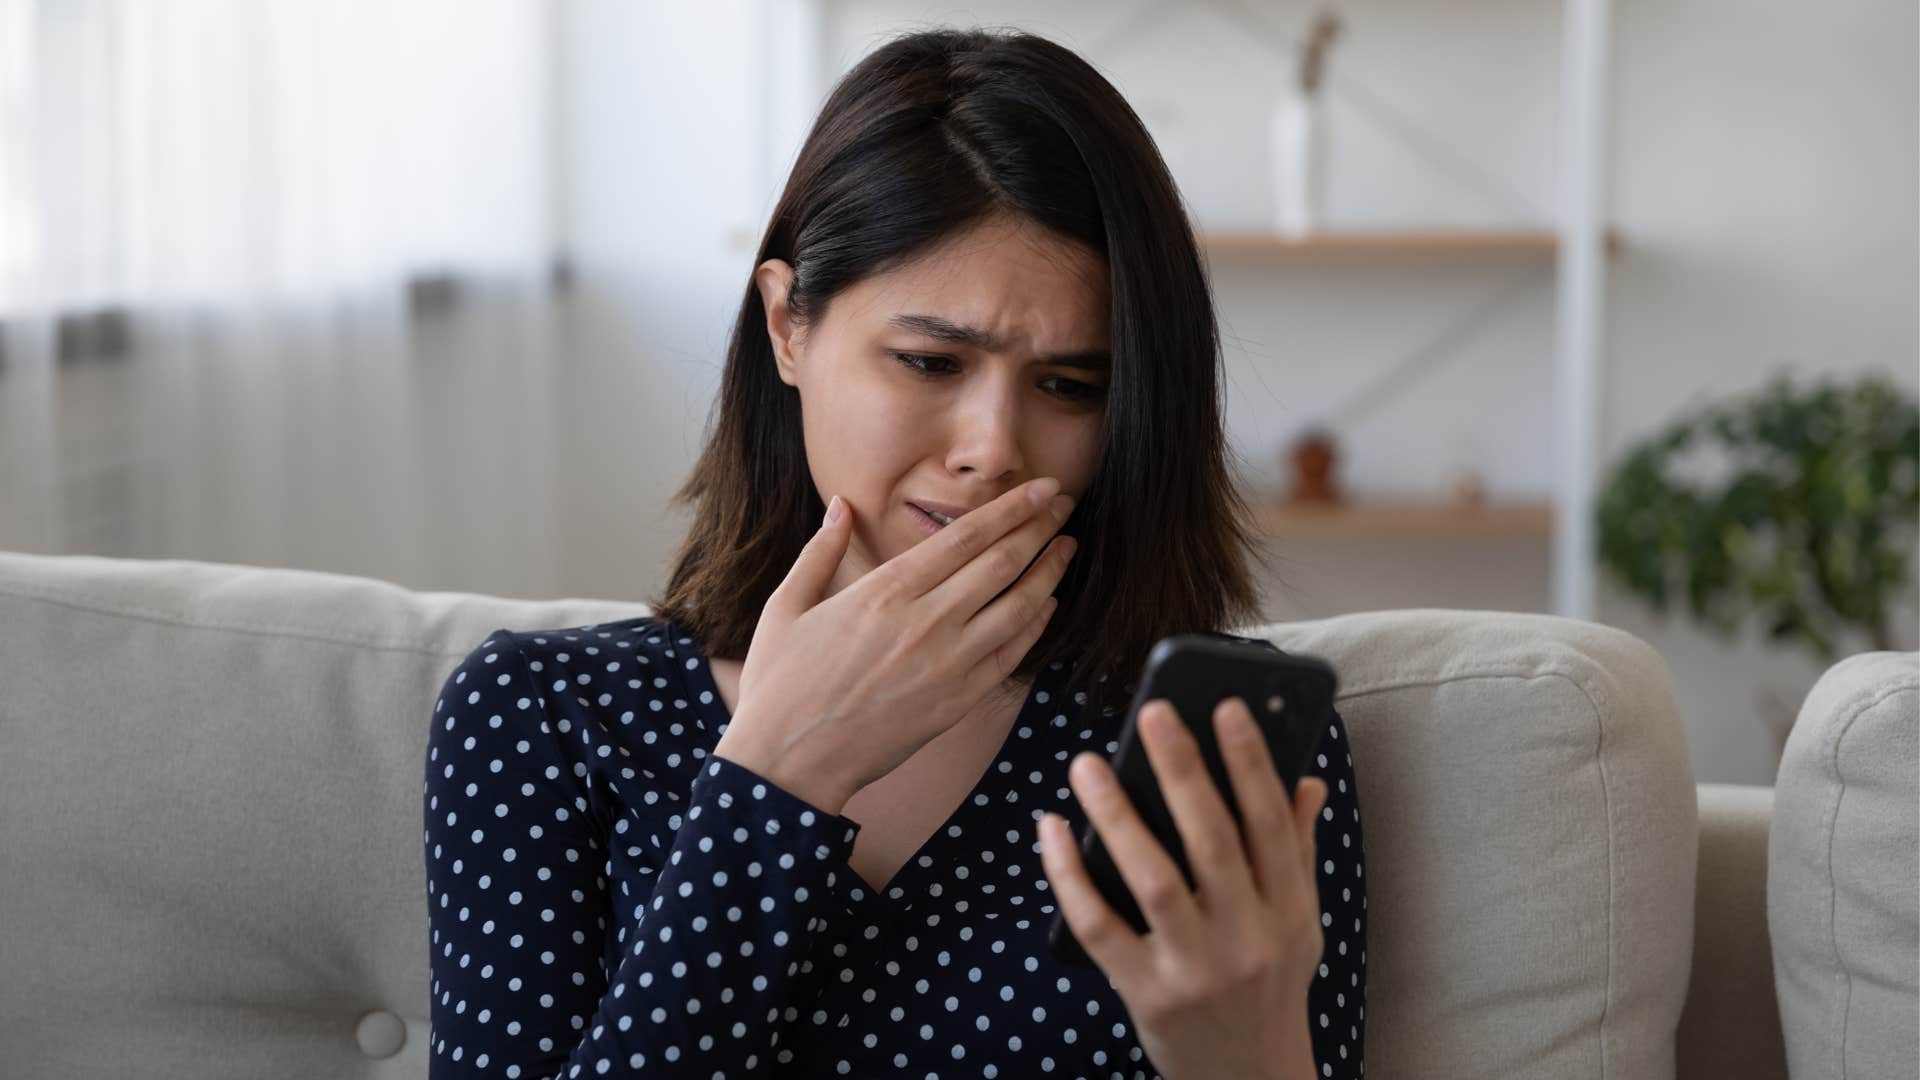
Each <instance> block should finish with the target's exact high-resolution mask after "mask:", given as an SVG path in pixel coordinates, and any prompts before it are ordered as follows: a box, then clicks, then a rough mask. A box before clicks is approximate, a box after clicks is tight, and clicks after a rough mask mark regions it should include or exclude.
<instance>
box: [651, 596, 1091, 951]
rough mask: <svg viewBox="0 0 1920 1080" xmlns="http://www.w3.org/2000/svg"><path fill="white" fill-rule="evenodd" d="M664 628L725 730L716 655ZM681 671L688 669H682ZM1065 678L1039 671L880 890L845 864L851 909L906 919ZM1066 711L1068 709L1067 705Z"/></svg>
mask: <svg viewBox="0 0 1920 1080" xmlns="http://www.w3.org/2000/svg"><path fill="white" fill-rule="evenodd" d="M661 626H662V628H663V629H666V630H668V631H669V634H668V636H669V640H671V641H674V642H675V643H678V641H679V639H680V638H683V637H684V638H686V639H687V641H688V643H689V644H688V648H687V649H686V650H685V651H686V653H690V654H695V655H697V656H698V657H699V660H700V663H698V664H696V665H694V667H693V668H692V669H691V671H692V672H693V673H694V676H695V677H694V679H693V680H692V681H693V683H694V689H695V691H696V696H697V693H698V691H703V690H704V691H706V692H707V693H709V694H711V695H712V696H713V701H712V706H713V708H714V710H715V711H717V712H718V713H719V714H720V716H721V720H720V723H719V725H717V728H720V729H723V728H725V727H726V726H727V725H730V724H732V723H733V710H731V709H729V708H727V703H726V701H725V699H723V698H722V697H721V696H720V684H719V683H718V682H717V681H716V680H715V679H714V677H713V657H711V656H710V655H708V654H707V651H706V649H705V647H704V646H702V645H701V643H700V641H699V639H698V638H696V637H695V636H694V635H693V634H692V633H691V632H689V631H688V630H687V629H686V628H685V627H681V626H677V625H675V624H672V623H662V624H661ZM682 670H688V669H686V668H684V666H683V668H682ZM1066 677H1067V668H1066V665H1065V663H1064V662H1061V661H1055V662H1053V663H1050V664H1048V665H1046V666H1045V667H1042V668H1041V669H1040V671H1039V673H1038V674H1037V675H1035V676H1034V679H1033V685H1032V686H1029V687H1028V688H1027V696H1026V700H1025V701H1023V702H1021V704H1020V711H1019V713H1018V714H1017V715H1016V716H1015V717H1014V721H1013V723H1012V724H1009V725H1008V726H1007V732H1006V734H1005V735H1004V736H1002V737H1001V740H1000V746H999V749H997V750H995V751H994V755H993V759H992V760H991V761H989V762H987V767H986V768H985V769H984V770H983V771H982V772H981V773H980V775H979V776H977V777H975V778H974V781H973V784H972V786H970V787H969V788H968V789H967V793H966V795H965V796H964V797H962V798H961V800H960V805H959V806H957V807H955V808H954V810H953V812H952V813H951V814H949V815H947V818H946V820H944V821H942V822H941V823H940V824H939V825H937V826H935V828H934V830H933V833H932V834H931V835H929V836H928V837H927V838H926V840H925V841H923V842H922V843H921V844H920V846H919V847H918V848H916V849H915V850H914V852H913V854H912V855H909V856H908V857H907V861H906V862H904V863H901V864H900V868H899V869H898V870H895V871H894V872H893V876H892V877H891V878H888V879H887V883H886V884H885V885H884V886H882V887H881V888H880V889H879V890H878V891H877V892H876V891H875V890H874V889H873V888H872V886H870V885H869V884H868V883H867V881H866V879H865V878H862V877H861V876H860V875H859V874H858V873H856V872H855V871H854V869H853V867H851V866H845V865H843V866H841V867H840V871H841V872H840V873H838V874H837V875H836V877H835V881H834V885H833V889H834V892H835V893H837V894H838V895H839V896H840V898H841V900H842V903H843V904H844V905H845V906H846V907H847V909H848V910H849V911H851V912H853V913H854V914H856V915H858V916H860V917H862V918H865V919H867V920H868V921H869V922H872V923H875V924H876V925H880V926H881V928H882V929H883V930H886V929H888V928H889V927H890V924H892V923H893V922H895V921H897V920H898V919H899V918H900V917H901V916H902V915H904V914H905V913H907V912H909V911H912V910H913V903H914V900H915V898H916V897H917V896H918V894H919V885H920V878H921V876H922V875H921V871H922V870H925V869H928V868H930V867H931V866H932V865H934V864H936V863H938V861H939V860H938V859H936V858H935V857H934V856H935V855H936V854H937V849H938V848H939V847H940V846H941V845H943V844H944V843H945V842H946V841H949V840H953V839H956V838H955V837H952V836H949V835H948V833H949V832H950V831H951V830H952V829H953V828H954V827H955V826H960V827H961V828H960V835H961V837H964V836H966V835H967V831H968V830H967V827H966V826H967V823H968V822H969V821H970V820H971V819H972V818H973V817H975V816H978V815H977V813H976V812H977V811H981V810H985V809H988V808H989V807H991V806H992V804H993V800H992V799H988V800H986V803H985V805H982V803H981V801H980V796H981V795H983V794H984V792H983V791H982V789H983V788H985V787H987V786H988V785H989V784H990V783H992V781H993V778H994V776H995V774H996V773H997V772H998V771H999V769H1000V763H1001V762H1003V761H1005V760H1006V759H1007V753H1008V749H1009V747H1011V746H1012V745H1013V742H1014V740H1015V739H1017V738H1020V730H1021V728H1022V727H1031V728H1032V729H1033V734H1034V735H1039V734H1040V733H1041V732H1042V731H1043V730H1044V728H1045V727H1046V726H1047V725H1043V724H1041V723H1040V722H1038V721H1039V718H1038V717H1037V716H1036V715H1030V714H1034V713H1035V710H1036V706H1042V707H1043V708H1042V710H1041V711H1044V709H1045V708H1053V707H1055V705H1056V703H1057V702H1058V701H1059V698H1058V696H1057V691H1059V690H1063V689H1064V680H1065V679H1066ZM1042 693H1045V694H1046V700H1045V701H1042V700H1041V694H1042ZM1061 707H1062V708H1064V706H1061ZM719 734H720V731H719V730H716V733H715V738H716V739H717V738H718V737H719ZM923 859H924V860H925V863H924V864H923V862H922V860H923ZM902 901H904V903H902Z"/></svg>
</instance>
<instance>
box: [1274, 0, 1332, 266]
mask: <svg viewBox="0 0 1920 1080" xmlns="http://www.w3.org/2000/svg"><path fill="white" fill-rule="evenodd" d="M1339 32H1340V18H1339V16H1337V15H1334V14H1333V13H1332V12H1330V11H1322V12H1320V13H1319V14H1318V15H1316V16H1315V17H1314V20H1313V24H1312V27H1311V28H1310V29H1309V30H1308V32H1307V37H1306V40H1305V41H1303V42H1302V43H1301V46H1300V66H1299V69H1298V71H1297V73H1296V76H1295V78H1294V80H1293V82H1292V83H1291V84H1289V85H1288V87H1287V89H1286V91H1285V92H1283V93H1282V94H1281V95H1280V99H1279V100H1278V101H1276V102H1275V103H1274V106H1273V115H1272V117H1271V118H1270V120H1269V122H1268V142H1269V151H1270V154H1269V156H1270V158H1271V162H1272V165H1273V225H1274V229H1275V230H1276V231H1278V232H1279V233H1280V234H1281V235H1282V236H1286V237H1290V238H1293V239H1301V238H1304V237H1306V236H1309V235H1311V234H1312V233H1313V232H1315V231H1316V230H1318V229H1319V228H1320V227H1321V225H1322V224H1323V222H1322V220H1321V217H1322V211H1323V198H1324V193H1325V190H1326V182H1325V176H1326V161H1327V123H1326V115H1325V106H1324V105H1323V104H1322V100H1321V95H1320V84H1321V82H1322V78H1323V75H1324V72H1325V70H1326V62H1327V47H1328V46H1329V45H1330V44H1332V42H1333V39H1334V38H1335V37H1336V36H1337V35H1338V34H1339Z"/></svg>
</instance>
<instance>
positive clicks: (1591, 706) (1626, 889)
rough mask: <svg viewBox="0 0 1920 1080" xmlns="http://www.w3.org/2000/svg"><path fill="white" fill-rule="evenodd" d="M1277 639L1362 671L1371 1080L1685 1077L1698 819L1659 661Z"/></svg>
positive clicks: (1474, 634)
mask: <svg viewBox="0 0 1920 1080" xmlns="http://www.w3.org/2000/svg"><path fill="white" fill-rule="evenodd" d="M1266 629H1267V630H1269V631H1270V633H1269V635H1268V636H1269V637H1270V638H1271V640H1272V641H1273V642H1274V643H1275V644H1277V645H1279V646H1280V647H1281V648H1283V649H1287V650H1289V651H1295V652H1303V653H1308V654H1312V655H1318V656H1324V657H1327V658H1328V659H1329V660H1331V661H1332V662H1333V664H1334V666H1335V668H1336V670H1337V671H1338V672H1339V673H1340V677H1341V684H1340V688H1339V693H1338V701H1339V708H1340V715H1341V716H1342V717H1343V718H1344V719H1345V720H1346V721H1347V727H1348V730H1349V731H1350V732H1351V738H1352V740H1353V758H1354V765H1355V769H1356V770H1357V772H1358V774H1359V784H1360V804H1361V808H1362V813H1363V814H1364V815H1365V816H1366V819H1367V826H1366V828H1367V879H1368V880H1367V906H1368V918H1369V919H1370V924H1369V946H1370V954H1369V956H1368V957H1367V972H1368V976H1367V977H1368V985H1369V989H1368V1002H1367V1017H1368V1033H1369V1038H1368V1045H1367V1059H1368V1062H1367V1074H1368V1075H1369V1076H1378V1077H1401V1076H1419V1077H1423V1078H1440V1077H1462V1078H1466V1077H1474V1078H1479V1077H1488V1076H1525V1077H1583V1078H1595V1077H1635V1078H1641V1077H1671V1076H1673V1075H1674V1033H1675V1029H1676V1028H1677V1026H1678V1023H1679V1018H1680V1011H1681V1007H1682V1004H1683V1001H1684V998H1685V995H1686V989H1687V978H1688V973H1689V968H1690V965H1691V945H1692V940H1693V937H1692V935H1693V888H1694V864H1695V855H1696V850H1695V844H1696V833H1695V814H1696V801H1695V790H1694V784H1693V771H1692V765H1691V763H1690V760H1689V758H1688V754H1687V746H1686V741H1685V736H1684V733H1683V731H1682V728H1681V724H1680V719H1679V716H1678V715H1677V713H1676V711H1675V704H1674V695H1673V690H1672V677H1671V673H1670V672H1669V671H1668V670H1667V667H1666V664H1665V662H1664V661H1663V660H1662V659H1661V658H1660V656H1659V654H1658V653H1656V652H1654V651H1653V649H1652V648H1651V647H1649V646H1648V645H1647V644H1646V643H1645V642H1642V641H1641V640H1640V639H1638V638H1636V637H1633V636H1632V635H1630V634H1627V633H1625V632H1623V631H1620V630H1616V629H1613V628H1611V627H1606V626H1601V625H1598V624H1595V623H1589V622H1584V621H1580V620H1575V619H1567V618H1560V617H1556V616H1551V615H1525V614H1513V613H1504V612H1503V613H1493V612H1474V611H1436V610H1399V611H1379V612H1364V613H1360V614H1355V615H1343V616H1339V617H1336V618H1330V619H1322V620H1318V621H1314V622H1307V623H1295V624H1279V625H1276V626H1274V627H1269V628H1266Z"/></svg>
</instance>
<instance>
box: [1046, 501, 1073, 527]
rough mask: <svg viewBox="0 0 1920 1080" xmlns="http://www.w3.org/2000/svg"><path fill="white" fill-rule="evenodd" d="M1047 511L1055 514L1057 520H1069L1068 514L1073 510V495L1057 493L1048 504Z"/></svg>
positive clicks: (1054, 517) (1054, 518)
mask: <svg viewBox="0 0 1920 1080" xmlns="http://www.w3.org/2000/svg"><path fill="white" fill-rule="evenodd" d="M1047 512H1048V513H1051V514H1052V515H1053V520H1054V521H1056V522H1060V521H1065V520H1067V515H1068V514H1070V513H1072V512H1073V496H1071V495H1064V494H1063V495H1055V496H1054V497H1053V501H1052V502H1049V503H1048V504H1047Z"/></svg>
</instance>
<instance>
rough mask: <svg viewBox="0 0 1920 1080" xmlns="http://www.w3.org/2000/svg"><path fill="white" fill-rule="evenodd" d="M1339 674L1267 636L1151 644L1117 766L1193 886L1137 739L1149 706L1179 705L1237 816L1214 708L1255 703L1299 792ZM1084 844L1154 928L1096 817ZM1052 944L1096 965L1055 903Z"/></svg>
mask: <svg viewBox="0 0 1920 1080" xmlns="http://www.w3.org/2000/svg"><path fill="white" fill-rule="evenodd" d="M1337 683H1338V680H1337V678H1336V676H1335V674H1334V671H1333V668H1332V667H1331V666H1330V665H1328V664H1327V663H1326V661H1324V660H1320V659H1318V658H1315V657H1310V656H1298V655H1294V654H1291V653H1287V652H1284V651H1282V650H1280V649H1279V648H1277V647H1275V646H1274V645H1273V644H1272V643H1271V642H1268V641H1264V640H1259V639H1247V638H1238V637H1233V636H1231V635H1225V634H1182V635H1176V636H1173V637H1169V638H1165V639H1163V640H1161V641H1160V642H1159V643H1158V644H1156V645H1155V646H1154V647H1153V650H1152V651H1151V652H1149V653H1148V655H1147V662H1146V667H1145V669H1144V671H1143V672H1142V675H1141V679H1140V682H1139V688H1138V690H1137V691H1136V692H1135V694H1134V696H1133V702H1132V704H1131V705H1130V706H1129V707H1128V709H1127V716H1126V720H1125V723H1124V726H1123V727H1122V728H1121V732H1120V739H1119V743H1118V746H1117V749H1116V750H1115V752H1114V756H1113V759H1112V761H1111V765H1112V768H1113V771H1114V773H1115V775H1116V777H1117V779H1118V780H1119V783H1120V786H1121V787H1122V789H1123V790H1124V791H1125V792H1126V795H1127V798H1128V800H1129V801H1130V802H1131V803H1132V804H1133V807H1134V809H1135V810H1136V811H1137V812H1138V813H1139V815H1140V818H1141V820H1142V822H1144V823H1145V825H1146V826H1147V828H1148V829H1149V830H1151V832H1152V833H1153V835H1154V838H1155V839H1157V840H1158V841H1159V842H1160V844H1161V846H1162V847H1164V848H1165V849H1166V851H1167V853H1168V855H1169V856H1170V857H1171V858H1172V859H1173V861H1174V862H1175V863H1176V864H1177V865H1178V866H1179V867H1180V872H1181V874H1182V876H1183V877H1185V879H1186V881H1187V885H1188V887H1189V888H1193V887H1194V880H1195V879H1194V874H1193V869H1192V866H1191V864H1190V863H1189V862H1188V859H1187V854H1186V849H1185V845H1184V844H1183V843H1182V842H1181V839H1180V833H1179V829H1178V826H1177V825H1176V824H1175V822H1174V820H1173V815H1172V812H1171V810H1170V809H1169V807H1168V803H1167V800H1166V799H1165V797H1164V795H1163V793H1162V792H1161V790H1160V785H1159V782H1158V780H1157V778H1156V777H1155V776H1154V773H1153V766H1152V763H1151V762H1150V761H1149V760H1148V757H1147V752H1146V747H1145V745H1144V744H1143V743H1141V741H1140V738H1139V731H1138V726H1139V719H1140V710H1141V708H1142V707H1143V706H1144V705H1146V703H1147V702H1149V701H1153V700H1156V699H1160V698H1165V699H1167V700H1168V701H1169V702H1170V703H1171V704H1172V705H1173V707H1174V710H1175V712H1177V713H1178V714H1179V715H1180V718H1181V720H1182V721H1183V722H1184V723H1185V724H1186V725H1187V728H1188V730H1189V732H1190V733H1191V734H1192V735H1193V737H1194V740H1195V741H1196V742H1197V743H1198V744H1199V748H1200V753H1201V756H1202V758H1203V759H1204V760H1205V762H1206V766H1207V773H1208V775H1209V776H1211V777H1212V779H1213V783H1214V786H1215V787H1216V788H1217V789H1218V790H1219V793H1220V796H1221V798H1222V800H1223V801H1224V802H1225V803H1226V806H1227V809H1228V811H1229V812H1230V813H1231V814H1232V815H1233V817H1234V819H1235V820H1236V821H1238V820H1239V819H1240V809H1239V804H1238V802H1237V801H1236V799H1235V798H1234V792H1233V784H1232V781H1231V780H1230V778H1229V774H1228V772H1227V767H1226V763H1225V760H1224V759H1223V758H1222V756H1221V753H1220V747H1219V746H1218V744H1217V740H1216V739H1215V737H1214V728H1213V723H1212V716H1213V711H1214V707H1215V706H1216V705H1218V704H1219V702H1221V701H1223V700H1225V699H1227V698H1233V697H1238V698H1241V699H1242V700H1244V701H1245V702H1246V703H1247V706H1248V708H1249V710H1250V711H1251V712H1252V714H1253V718H1254V721H1255V723H1256V724H1257V725H1258V726H1259V728H1260V730H1261V733H1262V734H1263V735H1264V736H1265V739H1266V744H1267V748H1268V750H1269V751H1270V752H1271V753H1272V755H1273V763H1274V769H1275V771H1276V772H1277V773H1278V774H1279V776H1280V778H1281V781H1282V782H1283V784H1284V785H1285V787H1286V790H1287V793H1288V794H1289V795H1292V793H1293V790H1294V787H1295V785H1296V784H1297V783H1298V781H1299V779H1300V777H1301V775H1302V774H1303V773H1304V772H1305V770H1306V763H1307V762H1308V761H1309V760H1311V759H1312V756H1313V754H1314V751H1315V750H1316V749H1317V748H1318V746H1319V743H1320V736H1321V733H1322V732H1323V731H1325V730H1326V727H1327V723H1328V719H1329V716H1330V714H1331V712H1332V709H1333V695H1334V690H1335V688H1336V686H1337ZM1079 848H1080V858H1081V861H1082V862H1083V863H1084V864H1085V866H1086V870H1087V874H1088V877H1089V878H1090V879H1091V880H1092V881H1093V883H1094V885H1095V886H1096V887H1097V888H1098V889H1099V891H1100V894H1101V896H1102V897H1103V898H1104V899H1105V900H1106V902H1107V904H1108V906H1109V907H1111V908H1112V909H1113V911H1114V912H1115V913H1116V914H1118V915H1119V916H1120V917H1121V918H1122V919H1124V920H1126V922H1127V924H1128V925H1130V926H1131V927H1133V929H1134V931H1135V932H1136V933H1140V934H1145V933H1147V931H1148V925H1147V921H1146V917H1145V915H1144V914H1143V913H1142V912H1141V910H1140V905H1139V903H1138V902H1137V901H1136V900H1135V899H1134V897H1133V894H1132V892H1131V891H1130V890H1129V889H1128V888H1127V886H1126V883H1125V881H1124V880H1123V878H1122V877H1121V875H1120V872H1119V868H1118V867H1117V866H1116V865H1115V864H1114V861H1113V858H1112V855H1111V854H1110V853H1109V852H1108V850H1107V848H1106V845H1105V844H1104V843H1102V841H1101V837H1100V834H1099V832H1098V831H1097V830H1096V829H1095V828H1094V827H1093V825H1092V824H1091V823H1089V824H1088V825H1087V827H1086V829H1085V831H1084V833H1083V835H1082V836H1081V837H1080V843H1079ZM1047 944H1048V948H1049V950H1050V951H1051V952H1052V954H1053V955H1054V957H1055V958H1056V959H1058V960H1060V961H1061V962H1062V963H1068V964H1075V965H1079V966H1083V967H1094V966H1095V965H1094V963H1093V961H1092V959H1091V958H1090V957H1088V956H1087V954H1086V951H1085V950H1084V949H1083V948H1082V947H1081V945H1080V942H1079V941H1078V940H1077V939H1076V938H1075V937H1074V934H1073V931H1072V928H1071V927H1069V926H1068V925H1067V921H1066V916H1065V913H1064V912H1063V911H1060V910H1056V911H1055V912H1054V918H1053V925H1052V927H1051V928H1050V929H1049V931H1048V934H1047Z"/></svg>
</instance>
